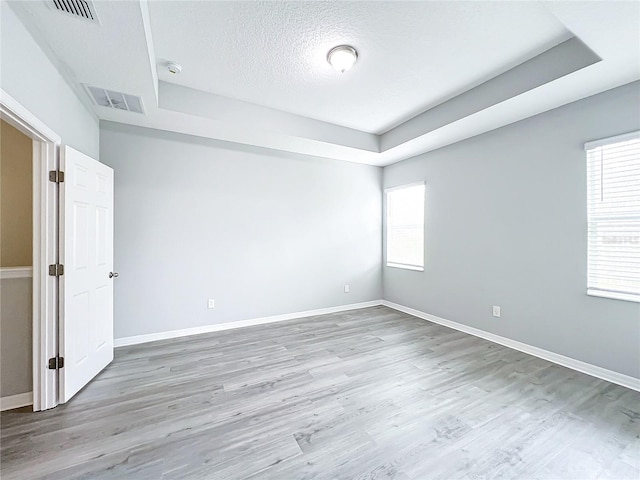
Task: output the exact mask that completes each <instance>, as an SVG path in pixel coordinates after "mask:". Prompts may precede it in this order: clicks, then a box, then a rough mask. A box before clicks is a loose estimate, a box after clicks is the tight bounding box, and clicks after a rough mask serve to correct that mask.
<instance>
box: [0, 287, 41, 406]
mask: <svg viewBox="0 0 640 480" xmlns="http://www.w3.org/2000/svg"><path fill="white" fill-rule="evenodd" d="M31 283H32V279H31V277H29V278H4V279H1V280H0V397H8V396H11V395H17V394H19V393H27V392H30V391H31V388H32V387H31V385H32V381H33V369H32V363H33V357H32V353H31V351H32V346H31V342H32V338H33V333H32V331H31V329H32V326H33V322H32V320H31V310H32V307H31Z"/></svg>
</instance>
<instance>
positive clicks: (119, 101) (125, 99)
mask: <svg viewBox="0 0 640 480" xmlns="http://www.w3.org/2000/svg"><path fill="white" fill-rule="evenodd" d="M85 88H86V89H87V92H89V95H91V98H92V99H93V101H94V103H95V104H96V105H99V106H101V107H107V108H115V109H118V110H126V111H128V112H135V113H144V108H143V107H142V99H141V98H140V97H136V96H135V95H129V94H128V93H121V92H114V91H111V90H107V89H106V88H99V87H92V86H90V85H85Z"/></svg>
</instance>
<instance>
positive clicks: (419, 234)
mask: <svg viewBox="0 0 640 480" xmlns="http://www.w3.org/2000/svg"><path fill="white" fill-rule="evenodd" d="M424 191H425V186H424V182H421V183H418V184H411V185H406V186H402V187H396V188H391V189H388V190H387V191H386V195H387V199H386V200H387V266H389V267H399V268H407V269H410V270H424Z"/></svg>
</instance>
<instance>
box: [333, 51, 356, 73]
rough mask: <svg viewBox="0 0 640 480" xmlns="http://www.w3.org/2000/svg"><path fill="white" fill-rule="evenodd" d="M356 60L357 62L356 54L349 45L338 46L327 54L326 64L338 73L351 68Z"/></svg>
mask: <svg viewBox="0 0 640 480" xmlns="http://www.w3.org/2000/svg"><path fill="white" fill-rule="evenodd" d="M356 60H358V52H357V51H356V49H355V48H353V47H352V46H350V45H338V46H337V47H333V48H332V49H331V50H329V53H327V62H329V65H331V66H332V67H333V68H334V69H335V70H336V71H338V72H340V73H344V72H346V71H347V70H349V69H350V68H351V67H353V66H354V65H355V63H356Z"/></svg>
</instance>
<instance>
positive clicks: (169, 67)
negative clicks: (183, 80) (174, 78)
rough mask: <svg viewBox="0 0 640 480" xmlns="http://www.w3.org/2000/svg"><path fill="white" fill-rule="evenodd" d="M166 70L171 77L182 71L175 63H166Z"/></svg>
mask: <svg viewBox="0 0 640 480" xmlns="http://www.w3.org/2000/svg"><path fill="white" fill-rule="evenodd" d="M167 70H169V73H172V74H173V75H178V74H179V73H180V72H181V71H182V65H180V64H179V63H176V62H167Z"/></svg>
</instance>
